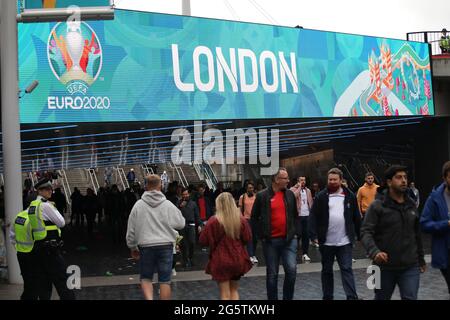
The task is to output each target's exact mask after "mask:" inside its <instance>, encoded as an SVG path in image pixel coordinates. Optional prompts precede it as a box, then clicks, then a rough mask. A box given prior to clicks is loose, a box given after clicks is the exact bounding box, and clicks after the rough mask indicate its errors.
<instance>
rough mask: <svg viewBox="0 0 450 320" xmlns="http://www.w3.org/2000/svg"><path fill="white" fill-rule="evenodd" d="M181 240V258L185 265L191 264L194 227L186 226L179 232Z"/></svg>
mask: <svg viewBox="0 0 450 320" xmlns="http://www.w3.org/2000/svg"><path fill="white" fill-rule="evenodd" d="M181 235H182V236H183V240H181V254H182V256H183V262H184V263H185V264H186V263H187V262H188V261H190V262H191V263H192V258H193V257H194V245H195V226H190V225H186V226H185V227H184V229H183V230H182V231H181Z"/></svg>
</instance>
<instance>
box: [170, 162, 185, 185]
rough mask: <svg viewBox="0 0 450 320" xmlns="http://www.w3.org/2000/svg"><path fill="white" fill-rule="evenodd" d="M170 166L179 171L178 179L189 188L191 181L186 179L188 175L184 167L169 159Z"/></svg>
mask: <svg viewBox="0 0 450 320" xmlns="http://www.w3.org/2000/svg"><path fill="white" fill-rule="evenodd" d="M169 168H171V169H172V170H175V172H176V173H177V176H178V179H179V181H180V182H181V185H182V186H183V187H184V188H187V187H188V186H189V183H188V181H187V179H186V176H185V175H184V172H183V169H181V167H179V166H177V165H176V164H174V163H172V162H171V161H169Z"/></svg>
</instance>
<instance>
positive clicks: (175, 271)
mask: <svg viewBox="0 0 450 320" xmlns="http://www.w3.org/2000/svg"><path fill="white" fill-rule="evenodd" d="M176 275H177V270H175V268H173V269H172V276H174V277H175V276H176Z"/></svg>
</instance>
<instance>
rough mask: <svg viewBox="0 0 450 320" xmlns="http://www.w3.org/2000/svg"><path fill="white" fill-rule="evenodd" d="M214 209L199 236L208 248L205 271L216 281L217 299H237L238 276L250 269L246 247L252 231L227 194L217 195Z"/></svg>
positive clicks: (202, 243) (232, 199) (201, 242)
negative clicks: (218, 292)
mask: <svg viewBox="0 0 450 320" xmlns="http://www.w3.org/2000/svg"><path fill="white" fill-rule="evenodd" d="M216 208H217V211H216V215H215V216H213V217H211V218H210V219H209V220H208V223H207V224H206V227H205V228H204V230H203V231H202V232H201V233H200V239H199V241H200V244H201V245H202V246H205V247H207V246H208V247H209V249H210V250H209V261H208V264H207V265H206V273H207V274H210V275H212V278H213V280H215V281H217V283H218V284H219V290H220V299H221V300H239V294H238V288H239V279H240V278H241V277H242V276H243V275H244V274H246V273H247V272H248V271H249V270H250V269H251V268H252V263H251V262H250V258H249V256H248V253H247V250H246V244H247V242H249V241H250V240H251V239H252V233H251V230H250V226H249V225H248V222H247V221H246V220H245V218H244V217H242V216H241V214H240V212H239V209H238V208H237V207H236V203H235V201H234V198H233V196H232V195H231V194H230V193H228V192H224V193H221V194H220V195H219V196H218V197H217V199H216Z"/></svg>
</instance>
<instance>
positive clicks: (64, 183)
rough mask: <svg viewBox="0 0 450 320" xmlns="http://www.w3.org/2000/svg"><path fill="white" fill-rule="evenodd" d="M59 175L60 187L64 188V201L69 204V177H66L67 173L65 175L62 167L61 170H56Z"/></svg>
mask: <svg viewBox="0 0 450 320" xmlns="http://www.w3.org/2000/svg"><path fill="white" fill-rule="evenodd" d="M58 173H59V175H60V176H61V180H62V183H61V185H62V187H63V190H64V196H65V197H66V201H67V204H69V205H70V190H71V189H70V184H69V179H67V175H66V170H64V169H62V170H58Z"/></svg>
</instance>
